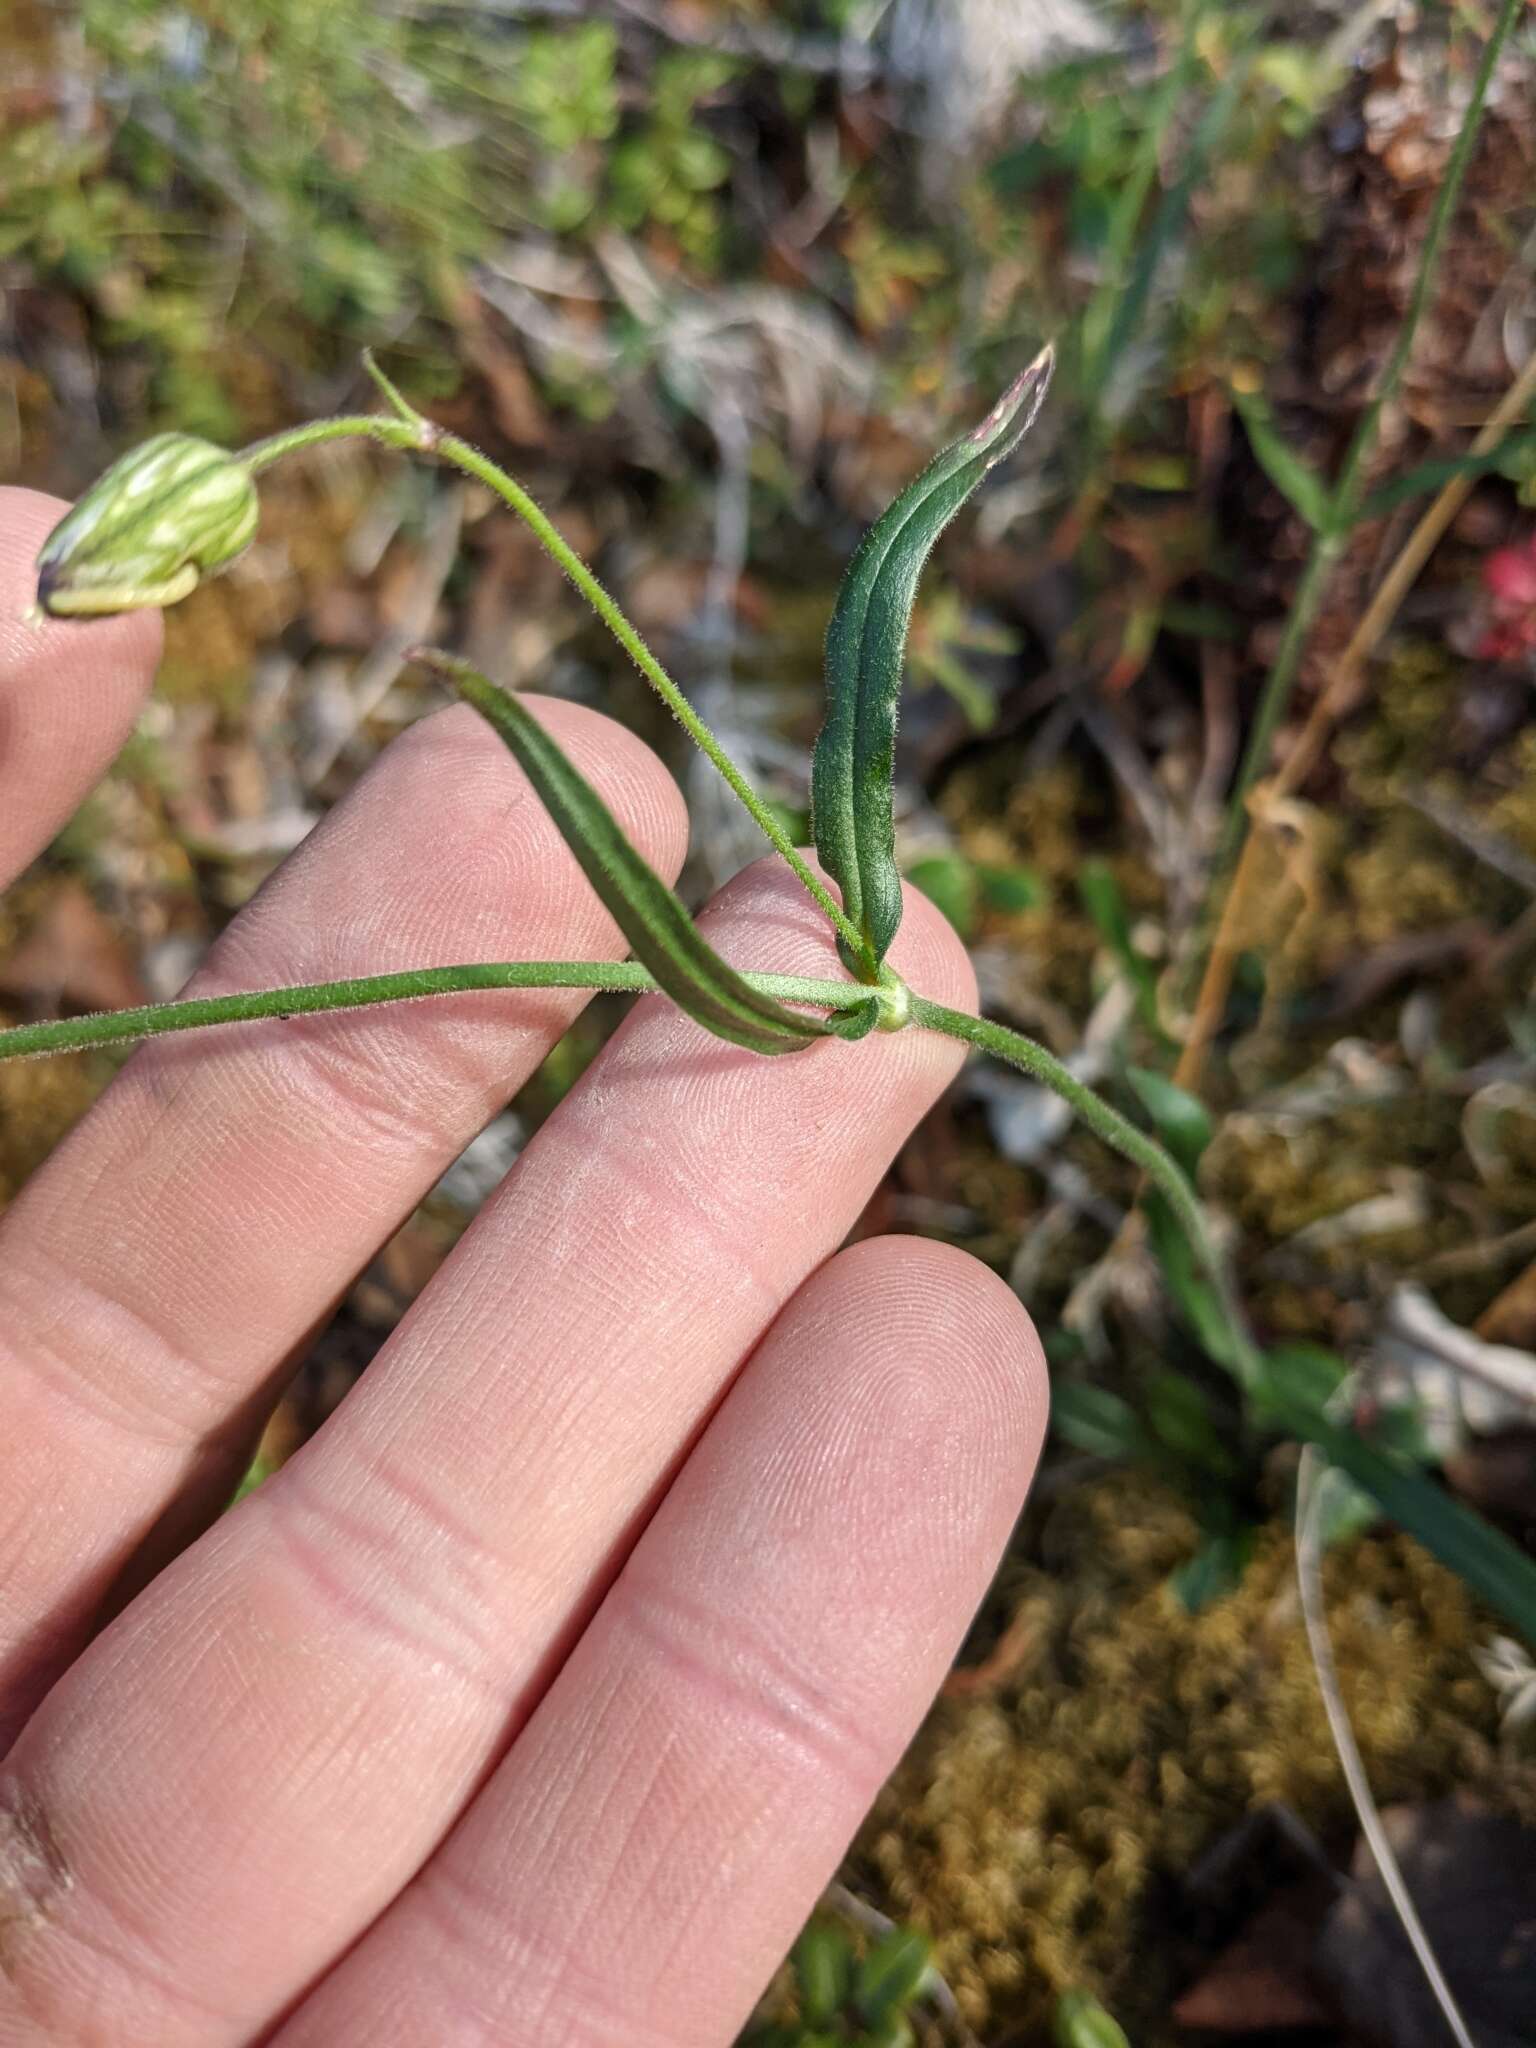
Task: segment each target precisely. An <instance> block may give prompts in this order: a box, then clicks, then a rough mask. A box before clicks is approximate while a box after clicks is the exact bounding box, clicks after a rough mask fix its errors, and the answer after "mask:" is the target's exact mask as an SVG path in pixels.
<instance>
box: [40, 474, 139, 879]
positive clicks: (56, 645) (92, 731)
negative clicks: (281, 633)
mask: <svg viewBox="0 0 1536 2048" xmlns="http://www.w3.org/2000/svg"><path fill="white" fill-rule="evenodd" d="M67 509H68V507H67V506H66V505H65V504H64V503H63V501H62V500H61V499H59V498H50V497H45V496H44V495H43V493H42V492H41V491H23V490H17V489H15V488H11V487H4V488H0V888H3V887H4V885H5V884H6V883H7V882H9V881H10V880H11V879H12V877H13V876H14V875H15V874H16V873H17V872H18V871H19V870H20V869H21V868H23V867H25V866H26V864H27V862H28V861H29V860H31V858H32V857H33V855H34V854H36V853H39V852H41V850H42V849H43V847H45V846H46V845H47V844H48V842H49V840H50V839H51V838H52V837H53V835H54V833H55V832H57V831H58V829H59V827H60V826H61V825H63V824H64V823H65V822H66V821H67V820H68V819H69V817H70V816H71V815H72V813H73V812H74V811H75V810H76V809H77V808H78V807H79V804H80V802H81V800H82V798H83V797H84V796H85V795H86V794H87V792H88V791H89V790H90V789H91V788H92V787H93V786H94V785H95V784H96V783H97V782H99V781H100V779H101V777H102V775H103V774H104V773H105V772H106V770H107V768H108V767H109V766H110V764H111V762H112V759H113V757H114V756H115V755H116V753H117V752H118V749H119V748H120V747H121V746H122V744H123V742H124V741H125V740H126V739H127V737H128V735H129V733H130V732H131V731H132V730H133V722H134V720H135V719H136V718H137V717H138V714H139V707H140V706H141V705H142V704H143V702H144V699H145V698H146V697H147V696H148V695H149V690H150V685H151V684H152V683H153V682H154V679H155V668H156V665H157V664H158V662H159V660H160V639H161V625H160V615H159V613H158V612H128V613H124V614H122V615H121V616H119V617H116V618H106V619H95V620H92V621H91V622H90V624H88V625H87V624H82V623H81V622H80V621H79V620H75V619H47V618H30V617H28V613H29V611H30V610H31V608H32V603H33V599H34V596H35V594H36V584H37V570H36V566H35V565H36V561H37V551H38V549H39V548H40V547H41V546H42V544H43V542H44V540H45V539H46V538H47V536H48V534H49V533H50V532H51V531H52V529H53V527H54V526H55V525H56V524H57V523H58V520H59V519H60V517H61V516H62V515H63V513H64V512H65V511H67Z"/></svg>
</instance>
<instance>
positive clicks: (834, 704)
mask: <svg viewBox="0 0 1536 2048" xmlns="http://www.w3.org/2000/svg"><path fill="white" fill-rule="evenodd" d="M1054 364H1055V353H1054V351H1053V350H1052V349H1050V348H1049V347H1047V348H1044V349H1042V350H1041V351H1040V353H1039V355H1037V356H1036V357H1035V359H1034V361H1033V362H1032V363H1030V364H1029V365H1028V367H1027V368H1026V369H1024V370H1022V371H1021V372H1020V373H1019V375H1018V376H1017V377H1015V378H1014V380H1013V382H1012V383H1011V384H1010V385H1009V386H1008V389H1007V390H1006V391H1005V392H1004V393H1003V395H1002V397H1001V398H1000V399H999V400H998V401H997V403H996V404H995V405H994V406H993V408H992V410H991V411H990V412H989V413H988V414H987V416H986V418H985V419H984V420H983V421H982V422H981V424H980V425H979V426H977V427H974V428H972V429H971V431H970V432H969V433H967V434H963V435H962V436H961V437H960V439H959V440H958V441H956V442H954V443H953V444H952V445H951V446H950V447H948V448H946V449H945V450H944V451H943V453H942V454H940V455H938V456H936V457H935V458H934V460H933V461H932V462H930V463H929V465H928V467H927V468H926V469H925V470H924V471H923V472H922V474H921V475H920V476H919V477H917V478H916V479H915V480H914V481H913V482H912V483H910V484H908V486H907V488H906V489H905V490H904V491H903V492H902V493H901V495H900V496H899V497H898V498H897V499H896V500H895V502H894V503H893V504H892V505H891V506H890V507H889V508H888V509H887V510H886V511H885V512H884V513H883V514H882V516H881V517H880V519H879V520H877V521H876V523H875V525H874V526H872V527H871V528H870V530H869V532H868V533H867V534H866V535H865V536H864V539H863V541H862V542H861V543H860V545H859V548H858V551H857V553H856V554H855V555H854V557H853V560H852V561H851V562H850V563H849V565H848V572H847V574H846V575H845V576H844V578H843V581H842V586H841V588H840V589H839V591H838V596H837V604H836V607H835V609H834V611H833V614H832V622H831V624H830V626H829V627H828V629H827V716H826V722H825V724H824V725H823V726H822V729H821V734H820V736H819V738H818V739H817V741H816V752H815V756H814V760H813V763H812V771H811V807H812V818H813V824H814V830H815V838H816V851H817V853H818V854H819V855H820V857H821V863H822V866H823V867H824V868H826V870H827V871H828V873H829V874H830V875H831V876H832V877H833V879H834V880H835V881H836V882H837V884H838V886H839V888H840V889H841V890H842V892H843V908H844V910H845V911H846V912H847V914H848V916H849V918H850V919H851V920H852V922H853V923H854V925H855V926H856V927H857V928H858V930H859V931H860V932H861V933H862V935H863V938H864V947H863V950H862V953H861V955H860V956H859V957H857V958H855V957H852V955H851V954H850V953H849V952H848V951H847V949H845V952H844V958H845V959H846V961H847V964H848V966H849V967H850V968H851V969H852V971H853V972H854V973H856V974H858V975H859V976H860V977H861V978H862V979H864V980H866V981H872V980H874V979H875V977H876V975H877V973H878V971H879V966H880V963H881V961H882V960H883V959H884V958H885V955H886V953H887V951H888V950H889V948H890V944H891V941H892V940H893V939H894V938H895V936H896V932H897V928H898V927H899V925H900V923H901V911H902V897H901V876H900V873H899V872H898V870H897V867H896V826H895V816H894V811H893V807H892V794H891V786H892V782H893V779H894V775H895V765H896V719H897V713H898V710H899V707H900V699H901V680H902V668H903V664H904V661H905V657H906V645H907V630H908V627H909V626H910V624H911V620H912V602H913V599H914V597H915V596H916V593H917V583H918V578H919V576H920V575H921V574H922V571H923V565H924V563H925V562H926V561H927V559H928V556H929V554H930V553H931V552H932V549H933V545H934V542H935V541H936V540H937V539H938V537H939V535H940V534H941V533H942V532H943V531H944V528H945V527H946V526H947V525H948V524H949V522H950V520H951V519H953V518H954V516H955V514H956V513H957V512H958V511H959V510H960V507H961V506H962V505H963V504H964V503H965V501H966V499H967V498H968V497H969V496H970V495H971V493H972V491H974V490H975V488H976V486H977V485H978V484H979V483H980V482H981V480H982V478H983V477H984V476H985V475H986V473H987V471H988V470H989V469H991V468H992V467H993V466H994V465H995V464H996V463H998V462H1000V461H1002V459H1003V457H1004V456H1006V455H1008V454H1010V453H1011V452H1012V450H1013V449H1014V448H1016V447H1017V446H1018V443H1019V442H1020V440H1022V438H1023V437H1024V435H1025V434H1026V433H1027V432H1028V431H1029V429H1030V427H1031V426H1032V425H1033V424H1034V422H1035V419H1036V416H1037V415H1038V413H1039V411H1040V407H1041V405H1042V404H1043V403H1044V400H1045V394H1046V391H1047V389H1048V387H1049V385H1050V381H1051V371H1052V369H1053V367H1054Z"/></svg>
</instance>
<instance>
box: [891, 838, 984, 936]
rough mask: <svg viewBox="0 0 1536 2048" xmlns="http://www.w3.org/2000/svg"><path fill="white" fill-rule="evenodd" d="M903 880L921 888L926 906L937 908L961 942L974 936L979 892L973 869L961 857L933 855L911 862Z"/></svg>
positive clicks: (959, 855)
mask: <svg viewBox="0 0 1536 2048" xmlns="http://www.w3.org/2000/svg"><path fill="white" fill-rule="evenodd" d="M907 880H908V881H909V882H910V883H911V884H912V886H913V887H914V888H915V889H921V890H922V892H923V894H924V895H925V896H926V897H927V898H928V901H929V902H930V903H936V904H937V905H938V907H939V909H940V910H942V911H943V913H944V915H945V916H946V917H947V918H948V919H949V921H950V923H951V924H952V925H953V926H954V928H955V930H956V931H957V932H958V933H959V934H960V936H961V938H962V939H965V940H967V941H969V940H971V939H973V938H974V937H975V936H976V917H977V911H978V907H979V906H978V902H977V898H978V896H979V894H980V891H979V890H978V888H977V885H976V870H975V869H974V868H973V867H972V866H971V864H970V862H969V861H968V860H967V859H966V858H965V857H964V855H963V854H958V853H934V854H930V855H929V856H928V857H927V858H926V859H925V860H915V861H913V863H912V865H911V867H909V868H908V869H907Z"/></svg>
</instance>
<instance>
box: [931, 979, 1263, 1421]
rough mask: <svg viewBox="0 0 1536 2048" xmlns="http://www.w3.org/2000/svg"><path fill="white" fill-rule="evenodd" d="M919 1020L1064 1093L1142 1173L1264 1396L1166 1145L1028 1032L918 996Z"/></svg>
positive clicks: (1253, 1354)
mask: <svg viewBox="0 0 1536 2048" xmlns="http://www.w3.org/2000/svg"><path fill="white" fill-rule="evenodd" d="M912 1022H913V1023H914V1024H916V1025H918V1026H919V1027H922V1028H925V1029H927V1030H929V1031H942V1032H943V1033H944V1034H945V1036H946V1037H949V1038H958V1039H962V1040H963V1041H964V1042H965V1043H966V1044H967V1045H974V1046H975V1047H977V1049H978V1050H979V1051H981V1052H987V1053H991V1054H992V1056H993V1058H994V1059H1000V1060H1006V1061H1007V1062H1008V1064H1009V1065H1010V1066H1013V1067H1017V1068H1019V1070H1020V1071H1021V1072H1022V1073H1026V1074H1028V1075H1029V1076H1030V1078H1031V1079H1032V1080H1035V1081H1039V1082H1041V1083H1042V1084H1043V1085H1044V1086H1045V1087H1047V1088H1049V1089H1050V1090H1051V1092H1052V1093H1053V1094H1055V1095H1059V1096H1060V1097H1061V1099H1062V1101H1063V1102H1065V1103H1066V1104H1067V1106H1068V1108H1069V1109H1071V1110H1072V1111H1073V1113H1074V1114H1075V1115H1076V1116H1078V1117H1080V1118H1081V1119H1082V1121H1083V1122H1084V1123H1085V1124H1086V1125H1087V1126H1088V1128H1089V1130H1090V1131H1092V1132H1093V1133H1094V1135H1095V1136H1096V1137H1099V1138H1102V1139H1103V1141H1104V1143H1105V1144H1106V1145H1109V1146H1112V1147H1113V1149H1114V1150H1115V1151H1116V1152H1118V1153H1120V1154H1121V1156H1122V1157H1123V1158H1126V1159H1129V1160H1130V1162H1131V1163H1132V1165H1133V1166H1138V1167H1140V1169H1141V1171H1142V1172H1143V1173H1144V1174H1145V1175H1146V1176H1147V1178H1148V1180H1150V1181H1151V1182H1152V1184H1153V1186H1154V1187H1155V1188H1157V1190H1158V1191H1159V1193H1160V1194H1161V1195H1162V1196H1163V1198H1164V1199H1165V1201H1166V1202H1167V1204H1168V1206H1169V1208H1170V1209H1171V1210H1172V1211H1173V1213H1174V1215H1175V1217H1176V1218H1177V1219H1178V1222H1179V1226H1180V1228H1181V1229H1182V1230H1183V1232H1184V1234H1185V1236H1186V1237H1187V1238H1188V1240H1189V1243H1190V1246H1191V1248H1192V1250H1193V1251H1194V1254H1195V1257H1196V1258H1197V1259H1198V1261H1199V1262H1200V1265H1201V1266H1202V1267H1203V1268H1204V1271H1205V1274H1206V1277H1207V1279H1208V1280H1209V1281H1210V1283H1211V1286H1212V1288H1213V1289H1214V1291H1215V1295H1216V1298H1217V1301H1218V1302H1219V1303H1220V1306H1221V1310H1222V1315H1223V1319H1224V1321H1225V1322H1226V1324H1227V1325H1228V1334H1229V1335H1230V1338H1231V1343H1232V1356H1233V1360H1234V1364H1233V1371H1234V1374H1235V1376H1236V1378H1237V1379H1238V1380H1239V1382H1240V1383H1241V1384H1242V1386H1243V1387H1244V1388H1245V1390H1246V1391H1247V1392H1249V1393H1255V1392H1257V1391H1258V1390H1259V1388H1260V1386H1261V1385H1262V1382H1263V1380H1264V1362H1263V1359H1262V1358H1261V1356H1260V1354H1259V1351H1258V1348H1257V1346H1256V1345H1255V1344H1254V1341H1253V1339H1252V1338H1251V1337H1250V1336H1249V1335H1248V1330H1247V1326H1246V1324H1245V1323H1244V1321H1243V1316H1242V1311H1241V1309H1240V1308H1239V1307H1238V1305H1237V1301H1236V1298H1235V1296H1234V1295H1233V1292H1232V1285H1231V1282H1230V1280H1229V1279H1228V1277H1227V1270H1226V1267H1225V1265H1224V1263H1223V1261H1222V1258H1221V1255H1220V1253H1219V1252H1218V1251H1217V1249H1216V1245H1215V1242H1214V1240H1213V1239H1212V1237H1211V1233H1210V1229H1209V1226H1208V1225H1207V1223H1206V1220H1205V1211H1204V1209H1203V1208H1202V1207H1201V1204H1200V1198H1199V1196H1198V1195H1197V1194H1196V1193H1195V1191H1194V1189H1193V1188H1192V1187H1191V1186H1190V1184H1189V1182H1188V1180H1187V1179H1186V1178H1185V1176H1184V1175H1183V1174H1182V1173H1181V1172H1180V1170H1179V1168H1178V1166H1177V1165H1176V1164H1175V1163H1174V1161H1173V1159H1172V1158H1170V1156H1169V1155H1168V1153H1166V1152H1165V1151H1164V1150H1163V1148H1162V1146H1161V1145H1159V1144H1158V1143H1157V1141H1156V1140H1155V1139H1153V1138H1149V1137H1148V1136H1147V1134H1146V1132H1145V1131H1140V1130H1138V1129H1137V1128H1136V1126H1135V1124H1133V1123H1132V1122H1131V1121H1130V1120H1129V1119H1128V1118H1127V1117H1123V1116H1122V1115H1121V1114H1120V1112H1119V1110H1117V1109H1115V1108H1113V1107H1112V1106H1111V1105H1110V1104H1109V1103H1107V1102H1106V1101H1105V1100H1104V1098H1103V1096H1102V1095H1098V1094H1095V1092H1094V1091H1093V1089H1092V1088H1090V1087H1088V1086H1087V1085H1086V1083H1084V1082H1082V1081H1080V1080H1079V1079H1078V1078H1077V1076H1076V1074H1074V1073H1073V1072H1072V1069H1071V1068H1070V1067H1068V1066H1066V1065H1065V1064H1064V1063H1063V1062H1062V1061H1061V1060H1059V1059H1057V1057H1056V1055H1055V1054H1054V1053H1051V1052H1047V1051H1046V1049H1045V1047H1044V1046H1043V1045H1038V1044H1036V1042H1035V1040H1034V1039H1032V1038H1025V1037H1024V1036H1023V1035H1022V1033H1020V1032H1017V1031H1010V1030H1008V1028H1007V1027H1006V1026H1005V1025H1002V1024H994V1023H993V1022H992V1020H991V1019H990V1018H988V1017H972V1016H971V1015H970V1014H969V1013H968V1012H967V1011H965V1010H950V1009H946V1008H945V1007H944V1005H943V1004H942V1003H931V1002H929V1001H928V1000H927V998H926V997H924V996H914V997H913V998H912Z"/></svg>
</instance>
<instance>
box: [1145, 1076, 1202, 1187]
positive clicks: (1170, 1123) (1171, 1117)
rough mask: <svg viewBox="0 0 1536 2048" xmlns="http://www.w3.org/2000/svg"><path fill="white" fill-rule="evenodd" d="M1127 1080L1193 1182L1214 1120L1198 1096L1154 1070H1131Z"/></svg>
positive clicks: (1153, 1126) (1153, 1125)
mask: <svg viewBox="0 0 1536 2048" xmlns="http://www.w3.org/2000/svg"><path fill="white" fill-rule="evenodd" d="M1126 1079H1127V1080H1128V1081H1129V1082H1130V1084H1131V1086H1132V1087H1133V1088H1134V1089H1135V1090H1136V1093H1137V1094H1138V1095H1139V1096H1140V1097H1141V1104H1142V1107H1143V1109H1145V1110H1146V1112H1147V1115H1148V1116H1149V1117H1151V1119H1152V1128H1153V1129H1154V1130H1155V1131H1156V1132H1157V1135H1158V1136H1159V1137H1160V1138H1161V1139H1162V1141H1163V1143H1164V1144H1165V1145H1166V1146H1167V1147H1168V1150H1169V1151H1170V1152H1171V1153H1172V1154H1173V1156H1174V1158H1175V1159H1177V1161H1178V1162H1179V1164H1180V1166H1182V1167H1183V1169H1184V1171H1185V1172H1186V1173H1187V1174H1188V1175H1189V1177H1190V1179H1191V1180H1193V1179H1194V1177H1195V1168H1196V1167H1197V1166H1198V1165H1199V1164H1200V1155H1201V1153H1203V1152H1204V1150H1205V1148H1206V1146H1207V1145H1209V1144H1210V1142H1211V1136H1212V1131H1211V1117H1210V1112H1209V1110H1207V1108H1206V1106H1205V1104H1204V1103H1203V1102H1201V1101H1200V1099H1199V1098H1198V1096H1194V1095H1191V1094H1190V1092H1189V1090H1188V1089H1187V1088H1180V1087H1179V1086H1178V1085H1177V1084H1176V1083H1175V1082H1173V1081H1170V1080H1169V1079H1168V1078H1167V1076H1166V1075H1163V1074H1158V1073H1154V1072H1153V1070H1152V1069H1151V1068H1150V1067H1127V1068H1126Z"/></svg>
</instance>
